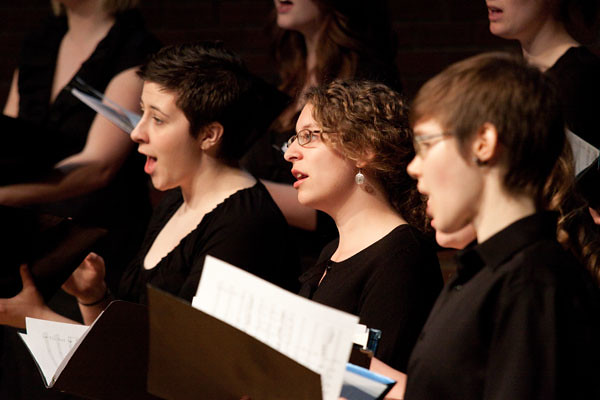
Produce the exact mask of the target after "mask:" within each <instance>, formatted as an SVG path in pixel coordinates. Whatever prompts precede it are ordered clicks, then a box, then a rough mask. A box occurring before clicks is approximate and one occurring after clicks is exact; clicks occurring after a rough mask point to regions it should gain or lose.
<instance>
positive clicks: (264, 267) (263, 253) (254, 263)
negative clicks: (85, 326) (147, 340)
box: [119, 182, 298, 303]
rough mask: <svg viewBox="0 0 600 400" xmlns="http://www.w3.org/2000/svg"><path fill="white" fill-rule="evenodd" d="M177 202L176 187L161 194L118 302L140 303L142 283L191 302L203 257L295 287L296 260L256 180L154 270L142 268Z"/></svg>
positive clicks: (280, 222) (280, 221)
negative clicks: (159, 201) (160, 199)
mask: <svg viewBox="0 0 600 400" xmlns="http://www.w3.org/2000/svg"><path fill="white" fill-rule="evenodd" d="M182 202H183V198H182V195H181V191H180V190H178V189H176V190H173V191H171V192H169V193H167V194H165V196H164V198H163V199H162V201H161V203H160V204H159V206H158V208H157V210H156V211H155V213H154V215H153V216H152V220H151V221H150V224H149V226H148V231H147V233H146V237H145V238H144V242H143V244H142V247H141V249H140V251H139V253H138V255H137V256H136V257H135V258H134V260H133V261H132V263H131V264H130V265H129V267H128V268H127V270H126V271H125V273H124V274H123V278H122V280H121V285H120V290H119V296H120V297H121V298H123V299H125V300H129V301H134V302H141V303H145V302H146V283H150V284H152V285H154V286H156V287H158V288H160V289H163V290H165V291H167V292H169V293H172V294H174V295H177V296H179V297H181V298H183V299H185V300H188V301H191V300H192V297H193V296H194V295H195V294H196V290H197V289H198V282H199V281H200V275H201V273H202V267H203V265H204V258H205V256H206V255H207V254H208V255H211V256H213V257H216V258H219V259H221V260H223V261H226V262H228V263H230V264H233V265H235V266H236V267H239V268H242V269H245V270H247V271H248V272H251V273H253V274H255V275H257V276H259V277H261V278H263V279H266V280H268V281H270V282H272V283H275V284H277V285H280V286H282V287H284V288H286V289H288V290H296V289H297V284H296V282H297V278H298V262H297V259H296V257H295V256H294V253H293V252H289V251H288V250H287V249H286V247H287V246H289V245H290V242H289V239H288V235H287V224H286V222H285V219H284V218H283V215H282V214H281V212H280V211H279V209H278V208H277V206H276V205H275V203H274V202H273V200H272V199H271V197H270V196H269V193H268V192H267V190H266V189H265V187H264V186H263V185H262V184H261V183H260V182H257V183H256V185H254V186H253V187H251V188H247V189H242V190H239V191H237V192H235V193H234V194H232V195H231V196H230V197H228V198H227V199H225V200H224V201H223V202H222V203H220V204H219V205H218V206H217V207H215V208H214V209H213V210H212V211H210V212H209V213H207V214H206V215H204V217H203V218H202V220H201V221H199V223H198V226H197V227H196V228H195V229H194V230H193V231H192V232H190V233H189V234H188V235H187V236H186V237H184V238H183V239H181V241H180V242H179V244H178V245H177V247H175V248H174V249H173V250H172V251H171V252H170V253H169V254H167V255H166V256H165V257H164V258H163V259H162V260H161V261H160V262H159V263H158V264H157V265H156V266H155V267H154V268H152V269H149V270H147V269H144V258H145V257H146V254H147V253H148V251H149V250H150V247H151V246H152V244H153V243H154V240H155V239H156V236H157V235H158V234H159V233H160V231H161V230H162V228H163V227H164V226H165V224H166V223H167V222H168V221H169V219H170V218H171V216H172V215H173V214H174V213H175V211H177V209H178V208H179V206H180V205H181V204H182Z"/></svg>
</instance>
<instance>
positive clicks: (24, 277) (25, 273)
mask: <svg viewBox="0 0 600 400" xmlns="http://www.w3.org/2000/svg"><path fill="white" fill-rule="evenodd" d="M19 273H20V274H21V282H23V289H25V288H26V287H30V286H35V283H34V282H33V277H32V276H31V272H30V271H29V267H27V264H22V265H21V267H20V268H19Z"/></svg>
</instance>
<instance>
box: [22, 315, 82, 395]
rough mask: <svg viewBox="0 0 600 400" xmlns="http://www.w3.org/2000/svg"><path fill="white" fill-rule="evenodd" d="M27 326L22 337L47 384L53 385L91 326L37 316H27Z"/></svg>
mask: <svg viewBox="0 0 600 400" xmlns="http://www.w3.org/2000/svg"><path fill="white" fill-rule="evenodd" d="M25 327H26V329H27V334H23V333H20V335H21V338H22V339H23V341H24V342H25V344H26V345H27V347H28V348H29V351H30V352H31V354H32V355H33V357H34V358H35V361H36V363H37V364H38V366H39V367H40V370H41V372H42V375H43V376H44V379H45V381H46V386H52V385H53V384H54V380H55V378H56V377H57V375H58V374H57V372H58V373H59V374H60V372H62V370H63V368H64V365H66V362H64V361H65V359H66V360H67V361H68V359H70V355H71V354H72V351H74V349H73V348H74V347H75V348H76V345H78V344H79V342H80V340H81V338H82V337H83V336H84V335H85V333H86V331H87V330H88V328H89V327H88V326H85V325H75V324H67V323H62V322H54V321H46V320H42V319H36V318H26V319H25Z"/></svg>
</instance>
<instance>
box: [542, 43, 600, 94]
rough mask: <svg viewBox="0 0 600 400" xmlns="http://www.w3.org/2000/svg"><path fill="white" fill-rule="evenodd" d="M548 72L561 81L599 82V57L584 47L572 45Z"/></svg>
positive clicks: (558, 81) (559, 82)
mask: <svg viewBox="0 0 600 400" xmlns="http://www.w3.org/2000/svg"><path fill="white" fill-rule="evenodd" d="M548 74H549V75H550V76H552V77H553V78H555V79H556V81H557V83H558V84H559V86H563V85H562V84H561V82H565V80H566V82H567V83H571V84H573V82H580V83H582V84H583V83H585V82H587V83H588V84H593V83H594V82H598V83H600V57H598V56H597V55H596V54H594V53H592V52H591V51H590V50H589V49H588V48H586V47H583V46H582V47H572V48H570V49H569V50H567V52H566V53H565V54H563V55H562V56H561V57H560V58H559V59H558V60H557V61H556V63H555V64H554V65H553V66H552V67H551V68H550V69H549V70H548Z"/></svg>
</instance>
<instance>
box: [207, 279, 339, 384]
mask: <svg viewBox="0 0 600 400" xmlns="http://www.w3.org/2000/svg"><path fill="white" fill-rule="evenodd" d="M212 299H213V304H212V310H210V311H211V314H212V315H214V316H215V317H217V318H220V319H221V320H223V321H225V322H227V323H228V324H230V325H232V326H235V327H236V328H238V329H241V330H243V331H244V332H246V333H248V334H249V335H251V336H254V337H256V338H257V339H259V340H260V341H262V342H264V343H266V344H268V345H269V346H271V347H273V348H274V349H276V350H278V351H280V352H281V353H283V354H285V355H287V356H288V357H291V358H294V359H296V360H297V361H298V362H300V363H301V364H303V365H304V366H306V367H308V368H310V369H312V370H314V371H315V372H317V373H319V374H321V375H322V378H323V379H322V388H323V393H324V394H325V393H328V392H329V391H331V390H332V387H331V386H332V382H330V380H329V379H327V378H326V377H327V376H329V374H328V372H330V371H332V370H333V368H334V366H335V365H336V364H337V365H339V363H340V362H342V363H345V362H346V361H347V360H341V359H339V358H336V357H335V354H337V353H338V347H339V346H341V343H340V338H338V333H337V330H336V329H335V327H334V326H331V325H330V326H328V325H327V324H320V325H314V324H311V323H309V321H310V319H309V318H306V316H302V318H301V319H300V322H299V321H298V320H296V321H295V318H294V317H293V315H291V314H292V313H293V312H291V311H287V310H286V307H285V305H281V304H279V303H277V302H276V301H274V299H272V298H270V296H267V295H265V296H262V297H259V298H256V297H253V296H251V295H250V294H249V293H246V292H244V291H239V290H236V287H235V286H233V285H229V284H227V283H226V282H224V281H220V282H219V283H218V285H217V288H216V292H215V296H213V297H212ZM319 360H320V361H319Z"/></svg>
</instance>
